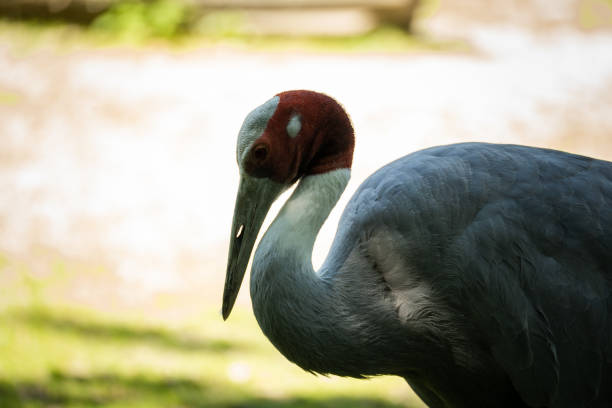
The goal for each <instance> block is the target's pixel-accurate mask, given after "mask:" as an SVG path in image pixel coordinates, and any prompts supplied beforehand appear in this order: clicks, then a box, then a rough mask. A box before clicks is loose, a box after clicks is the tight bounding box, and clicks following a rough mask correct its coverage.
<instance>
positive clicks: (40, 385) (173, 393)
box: [0, 371, 410, 408]
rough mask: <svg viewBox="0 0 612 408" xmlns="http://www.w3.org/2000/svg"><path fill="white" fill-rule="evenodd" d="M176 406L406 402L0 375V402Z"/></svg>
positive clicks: (158, 381)
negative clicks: (31, 379) (276, 396)
mask: <svg viewBox="0 0 612 408" xmlns="http://www.w3.org/2000/svg"><path fill="white" fill-rule="evenodd" d="M119 401H120V402H121V404H122V405H125V406H132V404H133V405H137V406H152V407H153V406H160V407H165V406H177V407H179V406H180V407H193V408H200V407H201V408H204V407H206V408H332V407H333V408H409V407H410V405H404V404H397V403H391V402H388V401H385V400H382V399H376V398H365V399H364V398H357V397H349V396H334V397H329V398H325V397H312V396H306V397H304V396H299V397H290V398H282V399H274V398H262V397H260V396H257V395H253V394H252V393H250V392H249V391H248V387H245V386H238V385H234V384H231V383H220V384H205V383H202V382H198V381H194V380H192V379H189V378H182V377H162V378H160V377H152V376H139V375H136V376H124V375H119V374H116V373H112V374H111V373H101V374H95V375H87V376H83V375H73V374H69V373H66V372H63V371H53V372H51V373H50V374H49V375H48V376H47V378H46V379H45V380H44V381H41V382H27V381H25V382H14V383H9V382H7V381H2V380H0V402H1V403H0V406H1V407H2V408H21V407H23V406H32V405H33V406H51V405H53V406H62V407H76V406H105V405H113V404H116V403H117V402H119Z"/></svg>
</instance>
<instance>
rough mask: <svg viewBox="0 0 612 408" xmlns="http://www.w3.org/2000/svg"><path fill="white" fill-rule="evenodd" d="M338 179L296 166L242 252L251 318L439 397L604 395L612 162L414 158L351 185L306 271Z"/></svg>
mask: <svg viewBox="0 0 612 408" xmlns="http://www.w3.org/2000/svg"><path fill="white" fill-rule="evenodd" d="M243 176H245V175H243ZM246 177H247V178H248V176H246ZM348 178H349V170H348V169H338V170H334V171H330V172H328V173H323V174H316V175H308V176H305V177H303V178H302V179H301V181H300V183H299V185H298V187H297V188H296V190H295V192H294V193H293V195H292V196H291V198H290V199H289V200H288V201H287V203H286V204H285V206H284V207H283V209H282V210H281V212H280V214H279V215H278V216H277V218H276V219H275V221H274V222H273V223H272V225H271V226H270V228H269V229H268V231H267V232H266V234H265V235H264V237H263V238H262V240H261V243H260V245H259V247H258V248H257V251H256V253H255V256H254V259H253V267H252V274H251V296H252V299H253V308H254V312H255V315H256V317H257V320H258V322H259V324H260V326H261V328H262V330H263V331H264V333H265V334H266V335H267V336H268V338H269V339H270V340H271V341H272V343H274V345H275V346H276V347H277V348H278V349H279V350H280V351H281V352H282V353H283V354H284V355H285V356H286V357H287V358H288V359H289V360H291V361H293V362H295V363H296V364H298V365H299V366H301V367H302V368H304V369H306V370H309V371H313V372H318V373H324V374H327V373H332V374H337V375H342V376H353V377H363V376H371V375H380V374H391V375H399V376H402V377H404V378H405V379H406V380H407V381H408V383H409V384H410V385H411V386H412V388H413V389H414V390H415V391H416V392H417V394H418V395H419V396H420V397H421V398H422V399H423V401H425V402H426V403H427V404H428V405H429V406H430V407H436V408H437V407H447V408H450V407H551V408H580V407H591V408H598V407H602V408H603V407H610V406H612V298H611V295H612V163H609V162H605V161H601V160H596V159H592V158H588V157H583V156H577V155H573V154H568V153H564V152H559V151H554V150H546V149H538V148H531V147H524V146H515V145H494V144H482V143H465V144H456V145H449V146H440V147H434V148H430V149H426V150H422V151H419V152H416V153H413V154H410V155H408V156H405V157H403V158H401V159H399V160H397V161H395V162H393V163H391V164H389V165H387V166H385V167H383V168H382V169H380V170H379V171H377V172H376V173H374V174H373V175H372V176H370V177H369V178H368V179H367V180H366V181H365V182H364V183H363V184H362V185H361V186H360V187H359V189H358V190H357V192H356V193H355V194H354V196H353V197H352V198H351V200H350V202H349V203H348V205H347V207H346V209H345V210H344V213H343V215H342V218H341V220H340V223H339V227H338V231H337V234H336V237H335V239H334V242H333V244H332V247H331V250H330V252H329V255H328V257H327V258H326V260H325V262H324V263H323V266H322V267H321V269H320V270H319V271H318V272H315V271H314V270H313V268H312V264H311V261H310V256H311V254H312V245H313V244H314V240H315V238H316V234H317V232H318V231H319V228H320V227H321V225H322V224H323V222H324V220H325V218H326V217H327V215H328V214H329V212H330V211H331V209H332V208H333V206H334V205H335V203H336V201H337V199H338V198H339V195H340V194H341V192H342V190H343V189H344V186H345V185H346V183H347V181H348ZM257 180H260V179H257ZM258 182H259V181H258ZM281 190H282V188H281V187H278V191H275V192H274V193H273V194H272V195H274V196H275V197H276V196H277V195H278V193H279V192H280V191H281ZM238 224H240V222H238ZM238 224H236V221H235V226H236V225H238ZM255 234H256V232H255Z"/></svg>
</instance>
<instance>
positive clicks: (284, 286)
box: [251, 169, 350, 372]
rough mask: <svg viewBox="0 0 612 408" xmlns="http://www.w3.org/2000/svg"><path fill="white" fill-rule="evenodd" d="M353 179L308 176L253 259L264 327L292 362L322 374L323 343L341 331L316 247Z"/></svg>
mask: <svg viewBox="0 0 612 408" xmlns="http://www.w3.org/2000/svg"><path fill="white" fill-rule="evenodd" d="M349 178H350V170H349V169H338V170H334V171H330V172H327V173H323V174H317V175H311V176H307V177H304V178H303V179H302V180H301V181H300V183H299V184H298V186H297V187H296V189H295V191H294V192H293V194H292V195H291V197H290V198H289V200H287V202H286V203H285V205H284V206H283V208H282V209H281V211H280V212H279V214H278V216H277V217H276V219H275V220H274V222H273V223H272V225H270V228H269V229H268V230H267V231H266V233H265V235H264V236H263V238H262V239H261V242H260V244H259V246H258V247H257V251H256V252H255V256H254V258H253V266H252V271H251V299H252V301H253V310H254V313H255V317H256V318H257V321H258V323H259V325H260V327H261V328H262V330H263V332H264V333H265V334H266V336H267V337H268V338H269V339H270V341H271V342H272V343H273V344H274V345H275V346H276V347H277V348H278V349H279V351H281V352H282V353H283V354H284V355H285V356H286V357H287V358H288V359H289V360H291V361H293V362H295V363H296V364H298V365H299V366H301V367H302V368H304V369H307V370H312V371H317V372H328V370H327V367H325V365H327V364H328V363H327V364H326V363H325V362H323V361H321V362H318V361H316V358H315V356H316V355H320V354H321V352H322V350H321V344H326V342H327V341H331V340H332V339H333V338H334V337H336V336H337V335H338V333H334V332H333V330H334V327H335V325H333V324H330V323H332V322H333V321H334V318H335V316H333V309H334V308H333V307H332V306H333V305H332V303H333V295H332V293H331V292H332V290H331V288H330V286H329V285H328V284H327V283H326V282H325V281H323V280H322V279H320V277H319V275H317V274H316V273H315V271H314V269H313V267H312V259H311V258H312V249H313V246H314V242H315V239H316V237H317V234H318V232H319V230H320V229H321V226H322V225H323V222H325V219H326V218H327V216H328V215H329V213H330V212H331V210H332V208H333V207H334V205H335V204H336V202H337V201H338V199H339V198H340V195H341V194H342V192H343V191H344V188H345V187H346V184H347V183H348V180H349ZM315 343H316V344H315Z"/></svg>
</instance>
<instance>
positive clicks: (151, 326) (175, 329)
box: [0, 256, 422, 408]
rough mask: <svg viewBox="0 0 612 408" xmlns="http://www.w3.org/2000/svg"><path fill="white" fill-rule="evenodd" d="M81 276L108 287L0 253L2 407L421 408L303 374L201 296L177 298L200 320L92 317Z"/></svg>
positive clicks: (370, 383) (391, 393) (95, 274)
mask: <svg viewBox="0 0 612 408" xmlns="http://www.w3.org/2000/svg"><path fill="white" fill-rule="evenodd" d="M41 259H42V261H41ZM33 264H36V265H38V266H37V268H38V270H37V271H34V270H33V268H32V265H33ZM41 265H42V266H41ZM89 276H91V278H92V279H96V280H97V281H100V280H101V279H108V280H109V281H112V276H111V273H110V272H108V271H105V270H104V269H101V268H98V267H94V268H87V267H85V266H84V264H82V263H74V262H70V261H68V260H63V259H61V258H58V257H57V256H51V257H48V258H46V260H45V258H44V257H42V258H41V257H39V259H37V260H36V261H35V262H31V263H30V262H28V261H19V260H16V259H13V258H11V257H7V256H0V287H1V288H2V290H1V291H0V297H1V302H0V407H2V408H14V407H20V408H21V407H92V406H96V407H148V408H155V407H273V408H283V407H287V408H290V407H291V408H310V407H313V408H314V407H339V408H343V407H346V408H349V407H358V408H359V407H363V408H365V407H379V408H400V407H417V406H422V405H419V403H418V401H417V399H416V398H415V397H414V396H413V394H412V393H411V392H410V390H409V388H408V386H407V385H406V384H405V383H404V382H403V380H401V379H399V378H390V377H387V378H375V379H372V380H367V381H366V380H353V379H344V378H337V377H329V378H327V377H315V376H313V375H311V374H308V373H306V372H304V371H302V370H301V369H299V368H298V367H296V366H294V365H293V364H291V363H289V362H288V361H287V360H285V359H284V357H282V356H281V355H280V354H279V353H278V352H277V351H276V350H275V349H274V348H273V347H272V346H271V345H270V344H269V343H268V341H267V340H266V339H265V337H264V336H263V334H262V333H261V332H260V330H259V328H258V327H257V324H256V322H255V320H254V318H253V316H252V313H251V311H250V310H248V309H247V308H244V307H242V308H241V307H238V308H237V309H236V310H235V311H234V313H233V314H232V317H231V319H230V320H229V321H228V322H223V320H222V319H221V317H220V316H219V314H218V312H217V311H216V310H215V309H216V308H214V307H212V306H211V305H207V304H206V303H203V302H202V301H201V300H200V301H199V302H198V301H194V300H193V299H185V300H184V301H185V302H190V303H188V304H187V305H182V307H188V308H196V309H197V310H198V313H195V314H191V316H192V317H184V318H179V319H177V318H176V317H175V318H173V319H168V318H160V317H158V316H159V315H161V314H163V313H162V312H163V311H164V310H161V309H160V308H167V305H166V306H163V307H160V308H155V307H147V308H145V309H140V310H139V309H138V308H134V307H133V306H129V307H128V306H124V305H121V304H110V302H109V304H108V305H107V306H103V307H102V308H101V309H102V310H100V308H99V307H98V308H95V307H88V306H86V305H84V304H82V303H79V302H73V301H70V296H69V295H70V291H71V290H72V289H71V288H72V287H73V284H74V282H75V280H82V279H87V278H88V277H89ZM220 289H221V288H219V290H220ZM89 296H90V297H101V298H102V300H104V299H105V295H104V293H103V292H100V293H96V292H93V293H91V294H90V295H89ZM178 315H180V314H178ZM187 315H189V314H187ZM175 316H176V314H175ZM194 316H195V317H194Z"/></svg>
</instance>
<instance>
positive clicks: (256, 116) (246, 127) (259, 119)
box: [236, 96, 280, 166]
mask: <svg viewBox="0 0 612 408" xmlns="http://www.w3.org/2000/svg"><path fill="white" fill-rule="evenodd" d="M279 101H280V98H279V97H278V96H275V97H274V98H272V99H270V100H268V101H267V102H266V103H264V104H263V105H261V106H258V107H257V108H255V109H254V110H253V111H252V112H251V113H249V114H248V115H247V117H246V118H245V119H244V122H243V123H242V127H241V128H240V132H238V145H237V146H236V159H237V160H238V165H239V166H240V165H241V164H242V160H243V159H244V156H245V153H246V152H247V151H248V148H249V147H250V146H251V145H252V144H253V142H254V141H255V139H257V138H258V137H260V136H261V134H262V133H263V132H264V130H266V126H268V121H269V120H270V118H271V117H272V115H274V112H276V107H277V106H278V102H279Z"/></svg>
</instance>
